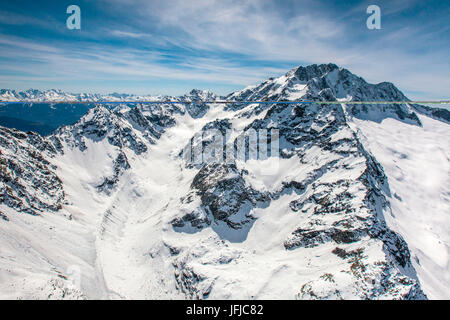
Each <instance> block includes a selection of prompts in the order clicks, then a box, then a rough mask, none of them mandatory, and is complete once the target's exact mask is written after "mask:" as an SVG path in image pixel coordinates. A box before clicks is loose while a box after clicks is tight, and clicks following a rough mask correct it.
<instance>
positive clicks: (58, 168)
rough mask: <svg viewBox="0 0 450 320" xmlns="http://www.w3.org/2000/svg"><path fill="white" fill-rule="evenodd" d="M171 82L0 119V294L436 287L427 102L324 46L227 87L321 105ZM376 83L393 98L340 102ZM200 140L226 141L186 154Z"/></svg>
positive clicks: (433, 126)
mask: <svg viewBox="0 0 450 320" xmlns="http://www.w3.org/2000/svg"><path fill="white" fill-rule="evenodd" d="M164 99H167V100H164ZM170 99H173V97H171V98H170ZM179 99H180V100H179V101H180V103H179V104H172V103H171V104H167V103H164V101H168V100H169V98H160V100H158V101H161V104H139V105H137V106H136V107H134V108H130V107H129V106H126V105H121V106H117V107H116V108H114V109H110V108H105V107H103V106H96V107H95V108H93V109H90V110H89V111H88V113H87V114H86V115H85V116H84V117H83V118H81V119H80V121H78V122H77V123H76V124H74V125H71V126H65V127H61V128H59V129H58V130H56V131H55V132H54V133H53V134H51V135H50V136H48V137H45V138H42V137H41V136H39V135H37V134H34V133H23V132H20V131H17V130H13V129H6V128H1V130H0V151H1V153H0V161H1V167H0V168H1V171H0V174H1V183H0V187H1V199H2V201H1V204H0V238H1V242H2V246H1V249H0V270H1V272H0V288H1V290H0V292H1V293H0V298H38V299H46V298H69V299H74V298H77V299H78V298H81V299H83V298H85V299H94V298H104V299H109V298H112V299H127V298H139V299H163V298H169V299H229V298H232V299H425V298H432V299H435V298H447V299H448V298H450V297H449V295H448V293H449V290H448V288H449V286H450V273H449V264H448V252H449V240H450V239H449V231H448V228H447V226H448V223H449V216H448V213H449V212H450V207H449V204H450V194H449V193H448V190H449V189H450V188H449V187H450V166H449V162H450V155H449V153H448V152H449V150H450V148H449V140H448V134H449V126H448V123H447V122H445V121H443V120H441V119H439V118H437V117H431V116H429V115H430V114H432V112H433V111H432V110H431V111H430V110H429V109H426V108H425V109H424V108H423V107H422V106H416V105H412V104H409V103H408V102H407V101H408V99H407V98H406V97H405V96H404V95H403V94H402V93H401V92H400V91H399V90H398V89H397V88H396V87H395V86H394V85H392V84H390V83H380V84H376V85H374V84H369V83H367V82H365V81H364V80H363V79H362V78H360V77H357V76H356V75H353V74H352V73H351V72H349V71H348V70H346V69H343V68H339V67H338V66H336V65H334V64H327V65H312V66H307V67H298V68H295V69H293V70H291V71H289V72H288V73H287V74H286V75H284V76H282V77H279V78H276V79H269V80H267V81H265V82H263V83H262V84H260V85H258V86H253V87H248V88H245V89H244V90H242V91H239V92H235V93H233V94H230V95H229V96H228V97H226V99H228V100H230V101H235V100H250V101H269V100H276V101H277V100H294V99H295V100H297V99H304V100H308V101H310V100H313V101H324V100H326V101H336V104H333V105H321V104H277V103H274V104H260V103H255V104H240V103H233V104H214V103H213V104H205V103H201V101H211V100H215V99H217V97H216V96H215V95H213V94H212V93H209V92H204V91H198V90H193V91H192V92H190V93H189V94H187V95H185V96H183V97H181V98H180V97H179ZM375 100H388V101H405V104H392V105H377V104H375V105H352V104H346V102H348V101H375ZM182 101H194V102H195V101H198V102H196V103H190V104H185V103H182ZM250 132H256V133H257V134H258V137H257V138H256V140H257V141H258V143H257V144H258V147H257V148H256V149H258V151H259V152H261V150H264V149H266V151H268V150H270V152H268V153H267V154H266V157H260V158H257V159H255V158H253V157H252V154H253V153H252V151H251V149H252V148H255V145H254V144H252V139H253V138H252V136H251V135H250V134H248V133H250ZM215 134H219V135H220V137H221V138H223V139H218V140H217V139H216V138H217V136H214V135H215ZM246 134H248V135H247V136H246ZM240 142H243V146H245V147H249V148H250V149H248V150H247V151H246V152H244V156H243V157H239V156H236V154H239V152H238V150H239V148H240V146H242V144H240ZM211 146H214V147H215V148H216V149H215V150H219V154H221V153H223V154H226V155H228V152H230V150H231V155H232V156H231V157H226V161H216V162H214V161H212V162H207V163H204V162H200V163H198V162H195V161H193V160H194V158H195V155H193V153H192V151H193V150H197V151H198V150H200V152H201V153H202V152H203V154H208V153H209V152H210V150H211ZM262 146H263V147H262ZM214 155H215V156H216V155H217V154H216V153H215V154H214ZM269 169H270V170H269Z"/></svg>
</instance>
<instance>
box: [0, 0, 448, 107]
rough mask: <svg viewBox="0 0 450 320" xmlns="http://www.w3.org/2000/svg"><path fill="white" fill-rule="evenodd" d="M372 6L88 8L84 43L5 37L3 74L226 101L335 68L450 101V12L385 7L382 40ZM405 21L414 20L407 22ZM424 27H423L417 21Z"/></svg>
mask: <svg viewBox="0 0 450 320" xmlns="http://www.w3.org/2000/svg"><path fill="white" fill-rule="evenodd" d="M368 4H369V3H368V2H367V1H362V2H359V3H357V4H355V5H351V6H350V5H349V4H346V3H342V4H334V3H333V4H331V3H330V2H325V1H310V0H304V1H289V0H286V1H259V0H248V1H235V0H220V1H219V0H197V1H182V0H171V1H167V0H164V1H163V0H152V1H144V0H137V1H133V2H129V1H123V0H108V1H97V2H95V4H94V5H91V4H88V3H85V4H83V3H82V4H81V7H82V12H85V11H86V10H87V13H86V14H84V15H83V16H84V17H86V19H87V21H86V23H83V29H82V30H80V32H78V33H68V32H67V30H59V31H58V32H60V33H61V34H62V35H63V36H58V35H54V34H52V35H49V36H48V37H47V39H45V40H46V41H36V40H34V39H32V37H26V36H24V35H23V33H22V34H20V35H19V34H17V35H15V36H14V37H12V35H8V36H5V37H1V36H0V50H1V51H2V52H0V56H2V57H5V56H7V58H8V57H9V58H8V60H9V61H10V62H9V63H5V65H4V66H0V68H3V70H6V71H8V72H7V74H5V76H0V86H3V85H4V84H5V83H7V81H8V80H7V78H6V76H8V77H10V78H9V79H11V77H12V76H16V77H17V76H20V74H21V73H22V74H23V75H24V77H25V76H29V79H31V78H32V77H40V78H41V77H43V78H45V76H43V74H42V72H44V74H47V75H48V77H49V79H50V78H55V77H57V78H61V79H64V76H65V75H66V76H67V77H68V79H76V80H79V81H82V80H83V79H85V80H86V81H96V80H97V81H103V80H105V79H108V80H110V81H112V80H114V81H115V82H114V83H116V84H119V85H120V83H121V81H122V83H124V86H125V85H126V84H125V81H129V82H131V81H133V80H139V81H142V82H141V85H142V86H145V81H147V82H148V85H149V87H148V90H149V91H152V89H154V86H155V84H156V85H157V90H160V91H161V92H162V93H164V85H165V84H166V85H167V87H171V90H177V89H176V87H177V86H178V90H184V89H185V88H186V87H187V86H188V85H195V84H200V85H209V89H212V90H215V89H217V90H219V91H220V90H222V92H220V93H226V92H223V91H224V90H234V89H238V88H239V87H242V86H245V85H248V84H255V83H257V82H259V81H261V80H263V79H265V78H267V77H269V76H276V75H280V74H282V73H284V72H285V71H287V69H289V68H291V67H294V66H296V65H299V64H309V63H326V62H335V63H337V64H339V65H342V66H343V67H346V68H349V69H350V70H351V71H352V72H354V73H356V74H358V75H361V76H363V77H364V78H366V79H367V80H369V81H371V82H381V81H391V82H393V83H395V84H396V85H397V86H399V87H400V88H401V89H402V90H404V91H405V92H406V93H407V94H408V93H411V94H412V96H411V97H412V98H421V97H424V98H425V97H426V98H430V97H436V98H437V97H441V98H448V97H449V93H448V92H447V91H448V90H447V88H448V87H449V85H450V83H449V80H448V79H449V77H448V74H449V73H450V64H449V61H448V50H449V49H450V43H449V37H448V34H449V29H448V24H447V22H446V18H445V13H449V10H448V9H447V11H445V8H444V10H443V9H442V7H441V8H439V7H438V8H437V9H436V8H434V9H433V10H438V9H439V10H440V11H441V13H442V14H443V16H428V18H427V12H428V11H427V10H431V9H429V8H428V7H426V6H425V5H424V4H423V2H421V1H413V0H401V1H398V2H397V1H391V2H386V3H384V2H383V3H382V4H380V6H381V9H382V26H383V27H382V30H377V31H369V30H367V28H366V27H365V19H366V18H367V14H366V13H365V8H366V7H367V5H368ZM435 7H436V5H435ZM83 10H84V11H83ZM92 12H95V13H96V14H98V17H97V16H95V15H93V14H92ZM405 12H407V13H409V14H410V15H411V16H404V13H405ZM432 12H435V11H432ZM89 13H91V15H89ZM93 17H96V18H95V19H94V18H93ZM417 17H422V21H419V22H418V21H416V20H414V19H415V18H417ZM22 18H23V17H22ZM4 20H5V19H4ZM24 21H25V20H24ZM24 21H23V22H24ZM1 23H2V16H1V11H0V30H3V33H4V34H5V28H4V27H3V28H2V27H1ZM26 23H36V24H37V23H38V22H37V21H34V22H33V20H32V19H31V20H29V21H27V22H26ZM5 24H6V22H5V23H4V25H5ZM9 25H10V26H11V22H9ZM445 26H447V27H445ZM42 28H44V26H42ZM7 30H9V31H11V30H12V31H13V30H14V28H9V29H7ZM12 31H11V33H12ZM443 34H444V35H447V37H443V36H442V35H443ZM24 49H25V50H24ZM14 57H16V59H14ZM19 57H20V60H21V63H18V60H19ZM23 66H26V67H27V68H29V70H28V72H24V70H23V69H24V67H23ZM14 68H15V69H14ZM14 70H15V71H14ZM14 73H15V74H14ZM30 77H31V78H30ZM49 81H50V80H49ZM52 81H53V80H52ZM63 81H64V80H63ZM27 83H32V80H30V81H29V82H27ZM150 86H152V87H150ZM119 89H120V88H119ZM142 89H143V88H140V89H139V90H142ZM178 93H181V92H178Z"/></svg>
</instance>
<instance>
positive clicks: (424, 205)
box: [352, 116, 450, 299]
mask: <svg viewBox="0 0 450 320" xmlns="http://www.w3.org/2000/svg"><path fill="white" fill-rule="evenodd" d="M419 118H420V121H421V122H422V124H423V127H417V126H412V125H408V124H405V123H399V122H398V121H395V120H393V119H386V120H384V121H383V122H382V123H379V124H378V123H375V122H372V121H363V120H358V119H354V120H353V121H352V122H353V123H352V126H353V127H354V128H355V130H359V132H360V136H361V139H362V141H363V143H364V145H365V146H366V147H367V148H368V149H369V150H370V151H371V152H372V153H373V154H374V156H375V157H376V158H377V160H378V161H379V162H380V163H381V165H382V166H383V168H384V170H385V172H386V174H387V176H388V181H389V186H390V189H391V193H392V195H391V197H390V198H389V201H390V203H391V207H392V214H391V215H387V216H386V219H387V222H388V225H390V227H391V228H392V229H393V230H395V231H397V232H399V233H400V234H401V235H402V236H403V237H404V238H405V240H406V242H407V243H408V246H409V248H410V250H411V253H412V255H413V259H412V263H413V265H414V267H415V269H416V271H417V273H418V276H419V279H420V280H421V283H422V287H423V289H424V291H425V292H426V293H427V295H428V297H429V298H431V299H450V290H449V288H450V274H449V270H450V265H449V254H450V229H449V225H450V201H449V200H450V193H449V192H450V140H449V134H450V129H449V125H448V124H446V123H444V122H441V121H437V120H433V119H431V118H428V117H426V116H419Z"/></svg>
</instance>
